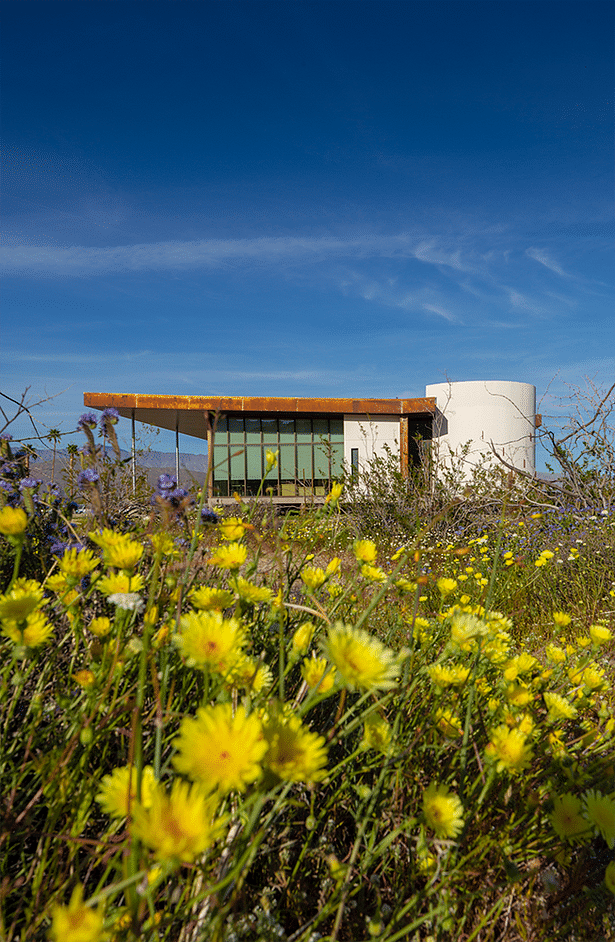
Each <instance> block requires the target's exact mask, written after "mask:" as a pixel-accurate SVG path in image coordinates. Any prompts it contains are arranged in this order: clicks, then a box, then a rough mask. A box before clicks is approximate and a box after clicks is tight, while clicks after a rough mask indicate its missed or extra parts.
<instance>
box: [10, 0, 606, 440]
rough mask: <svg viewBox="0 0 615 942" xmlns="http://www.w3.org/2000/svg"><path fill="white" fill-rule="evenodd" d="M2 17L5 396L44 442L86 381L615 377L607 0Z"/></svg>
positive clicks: (416, 389)
mask: <svg viewBox="0 0 615 942" xmlns="http://www.w3.org/2000/svg"><path fill="white" fill-rule="evenodd" d="M2 16H3V21H4V26H3V32H4V42H3V139H4V153H5V156H4V184H3V190H4V198H3V202H4V211H3V215H4V237H3V248H2V253H1V256H0V271H1V272H2V274H3V283H4V287H3V304H2V306H3V316H2V328H1V335H2V354H1V356H2V360H1V368H2V390H3V391H4V392H5V393H6V394H8V395H10V396H13V397H19V394H20V393H21V392H22V391H23V389H24V388H25V387H26V386H29V387H30V395H31V398H32V399H40V398H42V397H44V396H46V395H49V396H54V398H53V399H52V400H51V401H50V402H49V403H47V404H45V405H44V406H43V407H41V408H39V409H37V410H36V411H35V413H34V414H35V416H36V418H37V422H38V423H39V427H40V429H41V431H42V432H43V433H44V432H45V429H46V428H48V427H53V426H55V427H59V428H60V429H61V430H62V431H63V432H69V431H70V430H71V429H73V428H74V426H75V423H76V420H77V418H78V416H79V415H80V414H81V412H83V406H82V403H83V392H84V391H85V390H89V391H109V392H147V393H172V394H185V395H198V394H211V395H261V394H262V395H272V396H275V395H291V396H345V395H347V396H357V397H358V396H391V397H394V396H400V397H403V396H422V395H424V392H425V385H426V384H428V383H433V382H442V381H444V380H446V379H450V380H453V381H457V380H472V379H500V380H501V379H510V380H519V381H523V382H529V383H534V384H535V385H536V387H537V391H538V397H539V399H541V398H542V405H541V409H542V411H543V412H544V413H545V414H556V413H557V412H558V410H560V409H561V406H560V405H559V404H558V397H559V396H561V395H563V394H565V393H566V390H567V386H566V384H569V383H571V384H575V383H578V384H581V385H583V384H584V377H590V378H592V379H593V380H594V381H595V382H596V383H597V384H598V385H604V386H606V385H610V383H611V382H612V381H613V378H614V377H615V316H614V306H613V284H612V282H613V277H612V276H613V246H614V236H615V228H614V225H613V101H612V89H613V62H614V56H613V26H614V7H613V5H612V4H611V3H610V2H592V0H583V2H581V3H577V2H566V0H546V2H542V0H532V2H529V0H528V2H517V0H514V2H507V0H479V2H474V0H455V2H440V0H427V2H403V0H376V2H371V0H367V2H363V0H351V2H346V0H325V2H301V0H286V2H278V0H275V2H270V0H251V2H245V0H239V2H234V0H217V2H208V0H169V2H157V0H122V2H114V0H106V2H98V0H89V2H82V0H77V2H73V0H60V2H56V0H45V2H38V0H28V2H16V0H12V2H5V3H4V5H3V12H2ZM122 424H123V425H124V426H126V428H125V429H124V432H125V433H127V432H128V429H127V426H128V423H125V422H124V423H122ZM121 428H122V425H121V426H120V430H121ZM28 431H29V429H28V428H27V427H26V426H25V425H24V424H20V425H16V426H15V427H14V428H13V432H14V435H20V434H26V433H27V432H28ZM66 440H68V439H66ZM66 440H65V441H66ZM171 445H172V442H171V441H169V440H168V438H167V437H166V436H165V435H161V436H160V438H159V440H158V443H157V444H156V447H160V448H163V449H166V448H167V447H171ZM184 448H185V450H187V451H198V450H199V444H198V443H197V442H196V441H194V440H191V439H187V440H186V441H185V443H184Z"/></svg>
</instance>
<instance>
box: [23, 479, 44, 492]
mask: <svg viewBox="0 0 615 942" xmlns="http://www.w3.org/2000/svg"><path fill="white" fill-rule="evenodd" d="M42 483H43V482H42V481H39V480H37V478H22V479H21V481H20V482H19V490H20V491H25V490H28V491H33V490H34V488H35V487H38V486H39V484H42Z"/></svg>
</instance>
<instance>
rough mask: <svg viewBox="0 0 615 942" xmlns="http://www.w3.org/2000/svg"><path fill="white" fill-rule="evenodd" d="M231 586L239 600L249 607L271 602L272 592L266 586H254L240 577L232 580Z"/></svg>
mask: <svg viewBox="0 0 615 942" xmlns="http://www.w3.org/2000/svg"><path fill="white" fill-rule="evenodd" d="M232 586H233V588H234V589H235V592H236V593H237V595H238V596H239V598H240V599H241V600H242V601H243V602H247V603H248V604H249V605H260V604H262V603H263V602H271V600H272V599H273V592H272V590H271V589H269V588H268V587H267V586H266V585H254V583H252V582H250V581H249V580H248V579H243V578H242V577H241V576H237V578H236V579H233V581H232Z"/></svg>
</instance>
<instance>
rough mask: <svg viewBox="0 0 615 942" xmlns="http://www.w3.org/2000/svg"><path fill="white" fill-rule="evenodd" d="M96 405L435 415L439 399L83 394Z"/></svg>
mask: <svg viewBox="0 0 615 942" xmlns="http://www.w3.org/2000/svg"><path fill="white" fill-rule="evenodd" d="M83 402H84V405H86V406H89V407H90V408H93V409H108V408H110V407H114V408H116V409H118V410H120V411H122V410H128V409H130V410H132V409H135V410H138V409H146V410H148V411H149V410H166V411H168V410H173V411H175V410H177V411H180V412H193V411H199V412H224V413H232V412H242V413H257V414H263V413H267V412H269V413H285V414H287V415H292V414H294V413H299V414H300V413H309V414H314V413H325V414H329V415H338V414H342V415H343V414H346V415H416V414H422V415H433V414H434V413H435V411H436V400H435V398H434V397H433V396H428V397H425V398H422V399H320V398H286V397H273V398H272V397H268V396H264V397H263V396H245V397H244V396H156V395H144V394H142V393H92V392H86V393H84V394H83Z"/></svg>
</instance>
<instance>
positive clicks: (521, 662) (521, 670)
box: [504, 651, 538, 680]
mask: <svg viewBox="0 0 615 942" xmlns="http://www.w3.org/2000/svg"><path fill="white" fill-rule="evenodd" d="M537 663H538V662H537V661H536V658H535V657H532V655H531V654H527V653H526V652H525V651H524V652H522V653H521V654H517V655H516V657H511V659H510V660H509V661H508V662H507V663H506V665H505V667H504V679H505V680H515V679H516V678H517V677H518V676H519V675H520V674H527V672H528V671H530V670H531V669H532V668H533V667H534V665H535V664H537Z"/></svg>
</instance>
